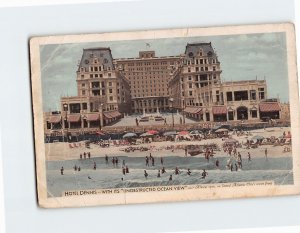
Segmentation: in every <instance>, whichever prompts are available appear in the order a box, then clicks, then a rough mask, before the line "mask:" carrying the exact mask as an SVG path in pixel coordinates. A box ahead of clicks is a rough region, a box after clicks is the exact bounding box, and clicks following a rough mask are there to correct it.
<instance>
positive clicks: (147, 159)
mask: <svg viewBox="0 0 300 233" xmlns="http://www.w3.org/2000/svg"><path fill="white" fill-rule="evenodd" d="M145 161H146V167H149V158H148V156H146V158H145Z"/></svg>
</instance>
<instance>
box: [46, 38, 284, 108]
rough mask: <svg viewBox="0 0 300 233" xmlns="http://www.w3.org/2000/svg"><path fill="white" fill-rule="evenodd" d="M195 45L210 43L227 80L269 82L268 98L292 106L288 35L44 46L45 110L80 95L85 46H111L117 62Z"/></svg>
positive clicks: (178, 51)
mask: <svg viewBox="0 0 300 233" xmlns="http://www.w3.org/2000/svg"><path fill="white" fill-rule="evenodd" d="M195 42H211V43H212V46H213V48H214V49H215V52H216V53H217V56H218V59H219V61H220V63H221V69H222V73H221V79H222V80H223V81H238V80H250V79H256V78H257V79H264V78H265V79H266V81H267V87H268V98H277V97H279V98H280V100H281V101H282V102H288V99H289V91H288V71H287V52H286V37H285V33H261V34H243V35H226V36H205V37H184V38H167V39H155V40H128V41H101V42H93V43H71V44H54V45H42V46H41V47H40V57H41V79H42V95H43V110H44V111H55V110H60V107H59V106H60V104H59V102H60V98H61V97H62V96H76V95H77V89H76V70H77V68H78V66H77V65H78V63H79V61H80V59H81V55H82V51H83V49H84V48H91V47H110V48H111V51H112V55H113V58H127V57H138V53H139V51H141V50H155V54H156V56H174V55H179V54H183V53H184V51H185V46H186V44H187V43H195ZM147 43H148V44H150V47H149V46H148V47H147V46H146V44H147Z"/></svg>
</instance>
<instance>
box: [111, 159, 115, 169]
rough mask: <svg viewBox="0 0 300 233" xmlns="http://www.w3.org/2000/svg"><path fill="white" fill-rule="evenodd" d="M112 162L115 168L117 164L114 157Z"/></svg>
mask: <svg viewBox="0 0 300 233" xmlns="http://www.w3.org/2000/svg"><path fill="white" fill-rule="evenodd" d="M111 161H112V164H113V166H114V167H115V163H116V160H115V157H113V158H112V160H111Z"/></svg>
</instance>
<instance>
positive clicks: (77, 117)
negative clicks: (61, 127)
mask: <svg viewBox="0 0 300 233" xmlns="http://www.w3.org/2000/svg"><path fill="white" fill-rule="evenodd" d="M68 121H69V122H78V121H80V114H76V115H69V116H68Z"/></svg>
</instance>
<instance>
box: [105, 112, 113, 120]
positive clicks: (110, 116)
mask: <svg viewBox="0 0 300 233" xmlns="http://www.w3.org/2000/svg"><path fill="white" fill-rule="evenodd" d="M103 115H104V117H105V118H107V119H111V118H113V116H112V115H110V113H109V112H104V113H103Z"/></svg>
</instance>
